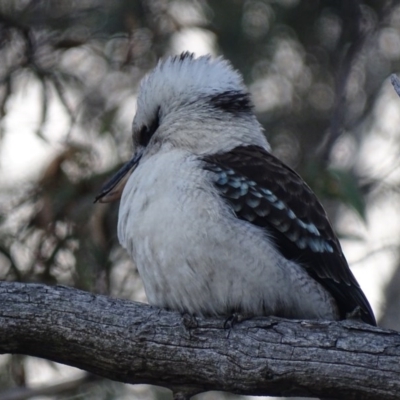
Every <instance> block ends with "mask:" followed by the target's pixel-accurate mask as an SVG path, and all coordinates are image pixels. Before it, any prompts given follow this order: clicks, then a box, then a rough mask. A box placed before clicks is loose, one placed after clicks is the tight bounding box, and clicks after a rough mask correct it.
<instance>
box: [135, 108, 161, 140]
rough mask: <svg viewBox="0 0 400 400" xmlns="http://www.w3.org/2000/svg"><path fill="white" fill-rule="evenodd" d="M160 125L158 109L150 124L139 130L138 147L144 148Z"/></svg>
mask: <svg viewBox="0 0 400 400" xmlns="http://www.w3.org/2000/svg"><path fill="white" fill-rule="evenodd" d="M159 125H160V108H158V109H157V112H156V116H155V118H154V120H153V122H152V123H151V125H150V126H149V127H148V126H146V125H145V126H143V127H142V129H140V132H139V145H140V146H143V147H146V146H147V145H148V144H149V142H150V139H151V138H152V136H153V135H154V133H155V131H156V130H157V129H158V127H159Z"/></svg>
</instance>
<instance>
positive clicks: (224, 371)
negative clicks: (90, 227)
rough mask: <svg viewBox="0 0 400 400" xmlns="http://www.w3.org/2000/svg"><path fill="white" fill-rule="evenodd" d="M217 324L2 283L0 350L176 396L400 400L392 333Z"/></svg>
mask: <svg viewBox="0 0 400 400" xmlns="http://www.w3.org/2000/svg"><path fill="white" fill-rule="evenodd" d="M224 324H225V321H224V320H223V319H218V318H210V319H201V318H193V317H189V316H187V315H185V316H182V315H180V314H179V313H175V312H170V311H166V310H161V309H158V308H154V307H151V306H148V305H145V304H140V303H134V302H131V301H127V300H121V299H113V298H109V297H105V296H100V295H94V294H91V293H87V292H82V291H80V290H77V289H73V288H68V287H64V286H55V287H49V286H45V285H38V284H23V283H11V282H0V353H20V354H27V355H32V356H37V357H42V358H46V359H49V360H53V361H56V362H60V363H63V364H67V365H71V366H74V367H78V368H81V369H84V370H86V371H89V372H91V373H94V374H97V375H100V376H103V377H107V378H109V379H113V380H116V381H121V382H126V383H149V384H154V385H159V386H164V387H168V388H170V389H172V390H173V391H174V392H175V393H179V392H180V393H184V394H185V393H186V394H187V393H190V394H192V393H196V392H204V391H208V390H222V391H228V392H233V393H239V394H246V395H273V396H322V397H336V398H346V399H382V398H384V399H387V400H390V399H399V398H400V379H399V376H400V334H399V333H397V332H392V331H385V330H382V329H379V328H374V327H372V326H369V325H365V324H360V323H356V322H350V321H343V322H340V323H337V322H327V321H325V322H316V321H288V320H284V319H279V318H254V319H251V320H247V321H244V322H240V323H237V324H236V325H234V327H233V328H231V329H225V328H224ZM175 397H176V398H179V395H176V396H175ZM186 397H187V396H186ZM186 397H185V398H186Z"/></svg>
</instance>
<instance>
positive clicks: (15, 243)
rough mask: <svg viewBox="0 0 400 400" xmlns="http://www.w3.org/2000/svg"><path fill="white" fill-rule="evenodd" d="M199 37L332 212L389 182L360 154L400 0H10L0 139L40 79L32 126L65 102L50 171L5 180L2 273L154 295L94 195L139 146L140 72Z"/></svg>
mask: <svg viewBox="0 0 400 400" xmlns="http://www.w3.org/2000/svg"><path fill="white" fill-rule="evenodd" d="M196 35H197V36H196ZM195 36H196V37H200V38H202V40H203V42H205V43H206V44H207V45H208V46H209V48H210V51H212V52H214V54H222V55H224V56H225V57H226V58H228V59H229V60H231V62H232V63H233V65H234V66H235V68H237V69H239V70H240V71H241V72H242V73H243V75H244V78H245V82H246V84H247V85H248V86H249V88H250V90H251V92H252V94H253V98H254V102H255V109H256V112H257V115H258V117H259V119H260V121H261V122H262V124H263V126H264V128H265V131H266V135H267V137H268V138H269V140H270V142H271V145H272V147H273V149H274V152H275V154H277V155H278V156H279V157H280V158H282V159H283V160H285V161H286V162H287V163H288V164H289V165H291V166H292V167H294V168H295V169H296V170H297V171H299V172H300V174H301V175H303V177H304V178H305V179H306V181H307V182H308V183H309V184H310V186H312V187H313V189H314V190H315V191H316V192H317V194H318V195H319V196H320V198H321V199H322V201H323V202H324V203H325V205H326V206H327V209H328V212H329V214H330V216H331V218H332V220H335V217H336V213H337V211H338V210H339V206H340V205H345V206H347V207H351V208H353V209H354V210H356V212H357V213H358V214H359V215H360V216H361V217H362V218H364V217H365V204H366V202H368V195H369V193H370V192H371V191H372V190H373V189H374V188H375V187H376V186H377V185H379V182H374V181H371V180H366V177H365V176H363V175H362V174H361V173H360V171H357V169H356V168H355V163H356V160H357V155H358V151H359V147H360V144H361V143H362V140H363V132H364V131H365V130H366V127H369V126H372V124H373V122H374V121H373V117H372V116H371V115H372V110H373V108H374V107H375V105H376V102H377V101H378V98H379V94H380V92H381V90H382V85H383V82H384V80H385V79H386V78H387V77H388V75H389V74H390V73H391V72H393V71H396V70H399V69H400V4H399V2H398V1H384V0H369V1H357V0H341V1H338V0H325V1H318V0H303V1H300V0H281V1H272V0H271V1H267V0H264V1H262V0H258V1H256V0H246V1H241V0H219V1H206V0H198V1H183V0H115V1H112V2H111V1H108V2H107V1H105V0H83V1H80V2H78V1H70V2H66V1H50V0H0V60H1V62H0V118H1V125H0V134H1V135H0V141H1V140H4V139H5V138H6V137H7V135H8V134H9V133H8V131H7V128H6V127H7V125H6V124H5V123H4V121H6V120H7V116H8V113H10V110H11V107H17V106H18V104H16V103H15V101H13V100H15V98H16V95H17V94H18V93H21V92H23V91H24V88H26V87H28V86H29V85H37V86H38V87H39V88H40V90H39V96H38V99H37V102H38V104H39V106H40V107H39V110H40V111H39V114H40V115H39V124H38V125H37V126H32V133H33V134H35V135H38V137H40V138H41V139H42V140H43V141H45V142H51V141H52V137H51V132H49V130H48V129H47V125H46V124H47V123H48V118H49V113H50V109H51V106H52V104H54V103H59V104H60V105H61V109H62V112H63V114H64V115H65V117H66V120H67V123H66V124H65V134H64V138H63V146H62V149H61V150H60V151H59V152H58V154H57V155H56V156H54V157H53V159H51V160H49V161H48V165H47V167H46V168H45V170H44V171H43V172H42V175H41V177H40V178H39V179H37V180H36V181H34V182H21V183H18V182H17V183H16V184H15V185H10V184H8V185H5V186H4V188H0V189H1V190H0V196H2V197H1V198H2V199H3V200H2V201H1V204H0V279H7V280H18V281H29V282H45V283H48V284H56V283H60V284H68V285H73V286H76V287H79V288H82V289H85V290H90V291H94V292H98V293H104V294H113V295H117V296H122V297H129V298H142V297H143V294H142V292H141V291H140V283H138V279H137V273H136V271H135V269H134V267H132V266H131V264H130V262H129V261H128V260H127V258H126V255H125V254H124V252H123V251H121V249H120V247H119V245H118V243H117V238H116V220H117V214H118V205H112V206H108V205H93V204H92V203H93V199H94V197H95V195H96V193H97V191H98V190H99V188H100V187H101V184H102V182H103V181H104V180H105V179H106V177H107V176H109V175H111V174H112V172H113V171H114V170H115V169H116V168H118V166H119V164H120V163H122V161H124V160H126V159H127V157H128V155H129V151H130V149H129V148H128V147H127V146H128V143H129V141H130V136H129V135H130V133H129V131H130V120H131V118H132V117H133V114H134V104H135V94H136V91H137V87H138V84H139V82H140V79H141V78H142V77H143V76H144V75H145V74H146V73H147V72H148V71H149V69H151V68H152V67H153V66H154V65H155V64H156V62H157V60H158V59H159V58H160V57H164V56H166V55H169V54H174V53H176V52H177V51H181V50H184V49H183V48H182V43H187V46H188V49H189V50H191V49H192V48H193V46H195V44H194V43H192V42H194V41H195V39H194V37H195ZM191 40H192V42H191ZM21 112H23V110H21ZM128 114H129V115H128ZM343 137H346V138H347V139H349V140H350V142H351V143H352V146H350V147H349V148H347V147H346V151H342V148H343V146H341V140H342V139H343ZM0 144H1V143H0ZM21 146H24V143H21ZM129 146H130V144H129ZM105 154H108V155H107V156H105ZM110 154H111V155H110ZM107 157H108V158H107ZM104 159H107V160H108V161H105V160H104ZM110 160H111V161H110ZM17 361H18V362H16V361H15V359H14V357H10V358H8V359H7V360H6V362H5V363H4V365H1V366H0V382H1V387H2V388H6V387H12V386H18V385H19V386H21V385H22V386H23V385H24V379H22V378H21V376H22V377H24V376H25V375H24V371H23V369H24V363H23V362H22V361H21V359H20V358H18V360H17ZM7 365H8V366H9V367H8V369H7V367H6V366H7ZM10 365H18V368H16V367H15V368H11V367H10ZM5 371H8V372H5ZM13 371H14V372H13ZM15 371H17V372H15ZM85 393H86V394H76V396H77V397H82V398H83V397H85V398H86V397H88V398H90V397H96V398H98V399H101V398H104V399H105V398H117V397H118V398H119V397H123V395H122V394H121V393H122V392H121V389H115V390H114V391H113V394H112V395H111V394H110V392H109V391H103V390H96V391H95V392H93V393H95V394H93V393H92V394H88V393H87V392H85ZM154 393H155V392H154ZM154 396H156V394H154ZM163 396H165V393H164V392H163V394H157V396H156V397H159V398H161V397H163ZM54 397H62V395H61V394H59V393H57V394H54ZM144 397H145V396H144ZM144 397H143V398H144ZM0 398H1V393H0Z"/></svg>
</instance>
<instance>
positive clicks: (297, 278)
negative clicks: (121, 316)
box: [118, 149, 337, 319]
mask: <svg viewBox="0 0 400 400" xmlns="http://www.w3.org/2000/svg"><path fill="white" fill-rule="evenodd" d="M118 236H119V240H120V242H121V244H122V245H123V246H124V247H125V248H126V249H127V251H128V252H129V253H130V255H131V256H132V258H133V260H134V261H135V263H136V265H137V268H138V270H139V273H140V275H141V277H142V280H143V283H144V287H145V290H146V294H147V297H148V300H149V303H150V304H154V305H157V306H160V307H167V308H171V309H175V310H180V311H186V312H189V313H192V314H220V315H229V313H231V312H233V311H239V312H241V313H244V314H248V315H270V314H273V315H281V316H285V317H295V318H321V319H322V318H327V319H337V311H336V309H335V306H334V305H333V300H332V298H331V296H330V295H329V294H328V292H327V291H326V290H325V289H323V288H322V286H320V285H319V284H318V283H317V282H316V281H314V280H313V279H310V278H309V276H308V275H307V273H306V272H305V271H304V270H303V268H301V267H300V266H298V265H296V264H295V263H293V262H290V261H288V260H286V259H284V258H283V257H282V256H281V255H280V253H279V252H278V251H276V250H275V248H274V246H273V245H272V242H271V241H270V239H269V238H268V237H267V235H266V233H265V231H263V230H262V229H260V228H258V227H256V226H253V225H252V224H250V223H247V222H245V221H241V220H239V219H238V218H236V216H235V215H234V214H233V212H232V211H231V210H230V209H229V207H228V206H227V204H226V203H225V202H224V200H223V199H221V198H220V197H219V195H218V194H217V192H216V191H215V189H214V187H213V185H212V182H211V180H210V172H207V171H205V170H203V169H202V168H201V162H200V161H199V160H198V158H197V157H195V156H193V155H191V154H189V153H187V152H184V151H183V150H179V149H175V150H168V151H162V150H160V151H159V152H157V153H156V154H154V155H153V156H151V157H149V158H147V159H145V160H144V161H143V162H140V163H139V165H138V167H137V169H136V170H135V171H134V173H133V174H132V176H131V177H130V178H129V180H128V182H127V185H126V187H125V189H124V193H123V196H122V199H121V205H120V213H119V222H118Z"/></svg>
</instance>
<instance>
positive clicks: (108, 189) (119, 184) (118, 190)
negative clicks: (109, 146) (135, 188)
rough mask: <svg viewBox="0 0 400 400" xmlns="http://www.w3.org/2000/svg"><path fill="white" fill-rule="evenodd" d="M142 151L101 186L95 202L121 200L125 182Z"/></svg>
mask: <svg viewBox="0 0 400 400" xmlns="http://www.w3.org/2000/svg"><path fill="white" fill-rule="evenodd" d="M141 157H142V152H140V153H137V154H135V155H134V156H133V157H132V159H131V160H129V161H128V162H127V163H126V164H125V165H124V166H123V167H122V168H121V169H120V170H119V171H118V172H117V173H116V174H115V175H114V176H113V177H112V178H111V179H110V180H109V181H107V182H106V183H105V184H104V185H103V187H102V188H101V191H100V193H99V194H98V195H97V196H96V198H95V199H94V202H95V203H97V202H100V203H111V202H112V201H116V200H119V199H120V198H121V195H122V191H123V190H124V187H125V184H126V182H127V181H128V179H129V177H130V176H131V174H132V172H133V171H134V170H135V168H136V167H137V165H138V163H139V160H140V158H141Z"/></svg>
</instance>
